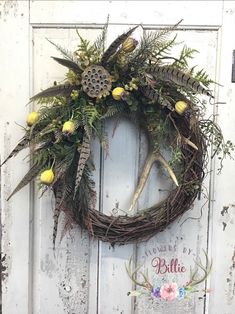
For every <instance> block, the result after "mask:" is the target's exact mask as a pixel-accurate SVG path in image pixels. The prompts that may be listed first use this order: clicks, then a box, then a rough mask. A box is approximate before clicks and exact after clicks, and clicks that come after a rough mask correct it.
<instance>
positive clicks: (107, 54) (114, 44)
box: [101, 25, 139, 65]
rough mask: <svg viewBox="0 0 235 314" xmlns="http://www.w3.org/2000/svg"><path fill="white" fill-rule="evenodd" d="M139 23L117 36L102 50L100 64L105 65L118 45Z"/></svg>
mask: <svg viewBox="0 0 235 314" xmlns="http://www.w3.org/2000/svg"><path fill="white" fill-rule="evenodd" d="M138 26H139V25H137V26H135V27H133V28H131V29H130V30H129V31H128V32H126V33H123V34H122V35H120V36H119V37H117V38H116V39H115V40H114V41H113V42H112V44H111V45H110V46H109V47H108V49H107V50H106V51H105V52H104V54H103V56H102V59H101V64H102V65H105V64H106V63H107V62H108V61H109V58H110V57H111V56H112V55H114V54H115V52H116V51H117V49H118V47H119V46H120V45H121V44H122V43H123V42H124V41H125V40H126V39H127V38H128V37H129V36H130V35H131V34H132V33H133V32H134V30H135V29H136V28H137V27H138Z"/></svg>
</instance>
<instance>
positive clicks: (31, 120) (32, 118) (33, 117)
mask: <svg viewBox="0 0 235 314" xmlns="http://www.w3.org/2000/svg"><path fill="white" fill-rule="evenodd" d="M38 119H39V114H38V112H36V111H32V112H30V113H29V114H28V116H27V120H26V122H27V125H28V126H32V125H33V124H35V123H36V122H37V121H38Z"/></svg>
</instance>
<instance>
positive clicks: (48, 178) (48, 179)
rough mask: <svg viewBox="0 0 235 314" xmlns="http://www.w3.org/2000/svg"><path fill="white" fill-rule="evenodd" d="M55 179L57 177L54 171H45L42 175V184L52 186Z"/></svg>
mask: <svg viewBox="0 0 235 314" xmlns="http://www.w3.org/2000/svg"><path fill="white" fill-rule="evenodd" d="M54 178H55V175H54V172H53V171H52V169H48V170H45V171H43V172H42V173H41V175H40V181H41V183H43V184H46V185H49V184H51V183H52V182H53V180H54Z"/></svg>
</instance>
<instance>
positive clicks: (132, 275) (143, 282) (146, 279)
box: [125, 258, 153, 290]
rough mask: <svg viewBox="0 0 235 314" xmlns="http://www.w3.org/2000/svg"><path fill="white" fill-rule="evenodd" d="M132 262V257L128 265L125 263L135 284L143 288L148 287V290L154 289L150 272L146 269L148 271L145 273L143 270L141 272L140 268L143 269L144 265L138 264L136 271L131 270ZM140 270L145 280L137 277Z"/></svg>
mask: <svg viewBox="0 0 235 314" xmlns="http://www.w3.org/2000/svg"><path fill="white" fill-rule="evenodd" d="M131 263H132V258H130V260H129V263H128V266H127V265H126V263H125V268H126V272H127V274H128V276H129V278H130V279H131V281H132V282H133V283H134V284H136V285H137V286H140V287H143V288H145V289H148V290H152V288H153V285H152V284H151V283H150V282H149V279H148V272H147V271H146V273H143V272H142V271H140V272H139V270H140V269H141V267H142V266H143V265H140V266H137V267H136V268H135V269H134V271H131ZM138 272H139V274H140V275H141V276H142V277H143V281H141V282H140V281H138V280H137V279H136V275H137V273H138Z"/></svg>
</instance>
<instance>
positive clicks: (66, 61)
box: [52, 57, 82, 74]
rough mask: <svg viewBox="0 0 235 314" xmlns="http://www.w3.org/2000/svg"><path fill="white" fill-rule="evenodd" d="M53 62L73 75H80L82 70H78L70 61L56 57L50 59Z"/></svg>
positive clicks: (75, 64)
mask: <svg viewBox="0 0 235 314" xmlns="http://www.w3.org/2000/svg"><path fill="white" fill-rule="evenodd" d="M52 59H53V60H55V61H56V62H58V63H59V64H61V65H63V66H65V67H67V68H69V69H70V70H72V71H73V72H74V73H78V74H81V73H82V70H81V69H80V67H79V66H78V64H77V63H75V62H73V61H71V60H67V59H62V58H57V57H52Z"/></svg>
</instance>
